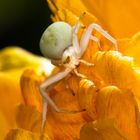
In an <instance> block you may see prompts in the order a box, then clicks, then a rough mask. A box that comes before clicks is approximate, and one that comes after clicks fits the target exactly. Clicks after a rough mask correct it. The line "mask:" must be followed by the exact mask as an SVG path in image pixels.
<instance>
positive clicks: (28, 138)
mask: <svg viewBox="0 0 140 140" xmlns="http://www.w3.org/2000/svg"><path fill="white" fill-rule="evenodd" d="M5 140H50V138H49V137H48V136H46V135H41V134H39V133H31V132H30V131H27V130H24V129H13V130H11V131H10V132H9V133H8V134H7V136H6V138H5Z"/></svg>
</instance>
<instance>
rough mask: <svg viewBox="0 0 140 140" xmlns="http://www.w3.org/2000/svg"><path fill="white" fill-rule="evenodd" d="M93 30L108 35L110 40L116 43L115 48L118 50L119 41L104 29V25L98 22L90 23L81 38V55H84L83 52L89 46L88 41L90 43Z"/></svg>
mask: <svg viewBox="0 0 140 140" xmlns="http://www.w3.org/2000/svg"><path fill="white" fill-rule="evenodd" d="M93 30H97V31H98V32H99V33H101V34H102V35H103V36H104V37H106V38H107V39H108V40H110V41H111V42H112V43H113V44H114V46H115V49H116V50H118V46H117V41H116V40H115V39H114V38H113V37H112V36H111V35H109V34H108V33H107V32H106V31H105V30H103V29H102V27H101V26H99V25H98V24H90V25H89V26H88V28H87V30H86V31H85V33H84V34H83V35H82V37H81V40H80V47H81V48H80V49H81V56H82V55H83V53H84V52H85V50H86V48H87V46H88V43H89V40H90V39H91V35H92V31H93Z"/></svg>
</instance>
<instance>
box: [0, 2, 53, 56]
mask: <svg viewBox="0 0 140 140" xmlns="http://www.w3.org/2000/svg"><path fill="white" fill-rule="evenodd" d="M50 14H51V11H50V9H49V7H48V5H47V1H46V0H0V49H1V48H4V47H6V46H11V45H14V46H21V47H22V48H25V49H26V50H29V51H31V52H33V53H35V54H39V55H40V54H41V53H40V50H39V41H40V37H41V35H42V33H43V31H44V30H45V28H46V27H47V26H48V25H49V24H51V20H50Z"/></svg>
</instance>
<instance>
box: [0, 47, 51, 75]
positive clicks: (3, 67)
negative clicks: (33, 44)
mask: <svg viewBox="0 0 140 140" xmlns="http://www.w3.org/2000/svg"><path fill="white" fill-rule="evenodd" d="M27 68H34V69H35V70H36V71H37V72H40V71H42V70H44V72H46V73H47V74H48V75H49V74H50V72H51V70H52V69H53V66H52V65H51V64H50V62H49V61H48V60H47V59H44V58H42V57H39V56H36V55H34V54H32V53H30V52H28V51H26V50H24V49H22V48H20V47H17V46H16V47H15V46H11V47H6V48H4V49H2V50H1V51H0V71H3V72H7V74H8V73H9V75H11V74H12V77H13V78H17V77H18V78H19V76H20V75H21V74H22V72H23V71H24V70H25V69H27Z"/></svg>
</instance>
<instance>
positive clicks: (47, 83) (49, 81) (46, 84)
mask: <svg viewBox="0 0 140 140" xmlns="http://www.w3.org/2000/svg"><path fill="white" fill-rule="evenodd" d="M70 72H71V69H66V70H65V71H62V72H59V73H56V74H55V75H53V76H51V77H50V78H48V79H47V80H46V81H44V82H43V83H42V84H41V85H40V87H39V89H40V93H41V95H42V97H43V112H42V128H43V127H44V124H45V122H46V114H47V105H48V104H49V105H50V106H51V107H52V108H53V109H54V110H55V111H57V112H61V111H62V110H61V109H59V108H58V107H57V105H56V104H55V103H54V102H53V101H52V99H51V98H50V97H49V95H48V91H49V90H50V88H52V86H53V85H54V84H56V83H57V82H58V81H60V80H61V79H63V78H64V77H66V76H67V75H68V74H69V73H70Z"/></svg>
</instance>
